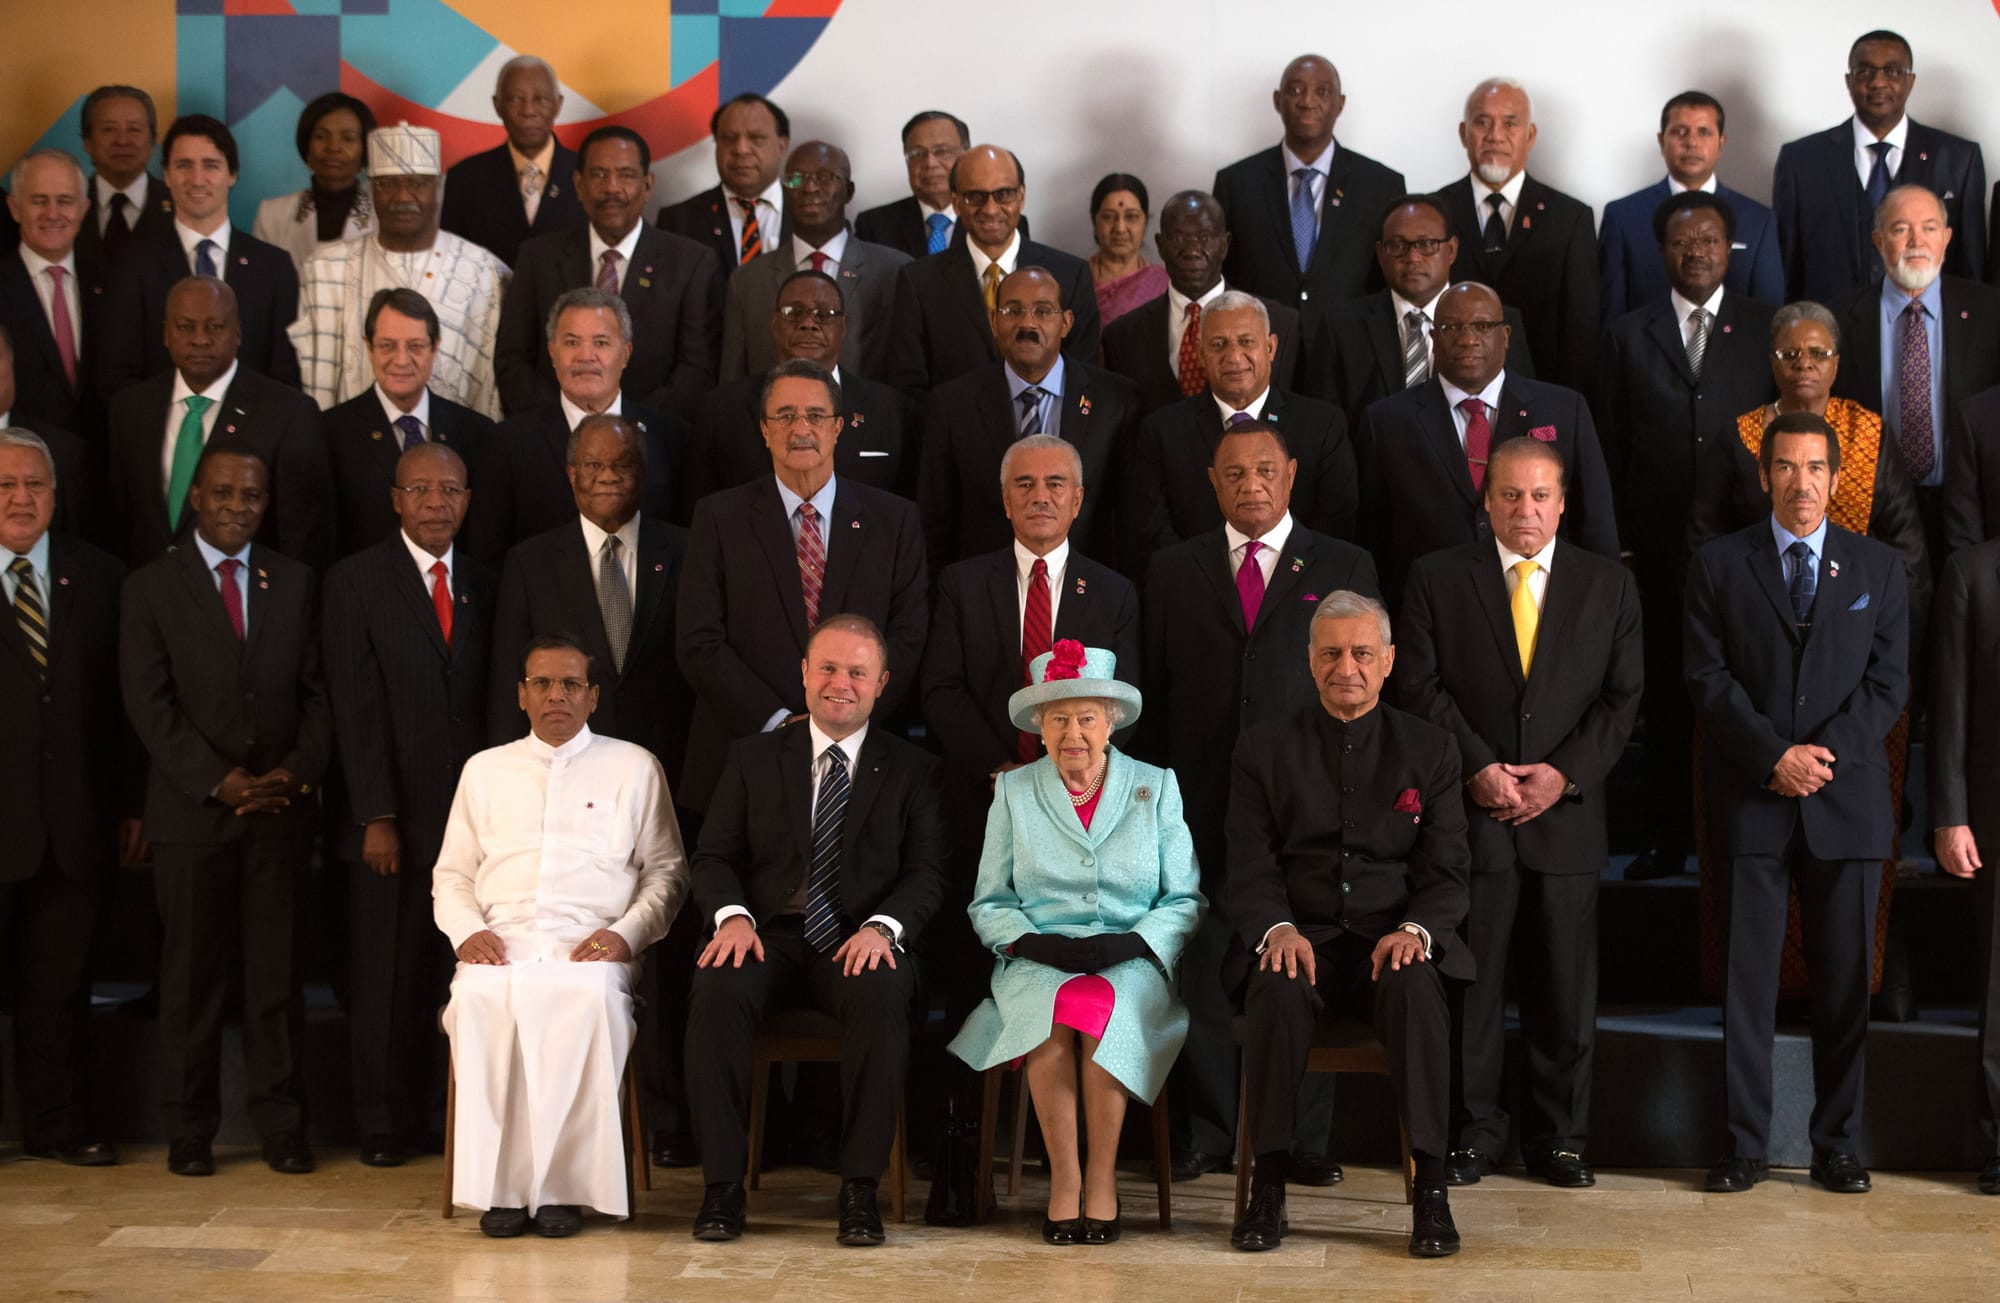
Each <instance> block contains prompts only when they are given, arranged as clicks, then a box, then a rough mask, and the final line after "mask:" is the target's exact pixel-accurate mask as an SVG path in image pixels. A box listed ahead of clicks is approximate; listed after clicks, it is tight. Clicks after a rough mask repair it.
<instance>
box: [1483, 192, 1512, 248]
mask: <svg viewBox="0 0 2000 1303" xmlns="http://www.w3.org/2000/svg"><path fill="white" fill-rule="evenodd" d="M1506 202H1507V196H1505V195H1503V194H1501V193H1500V192H1499V191H1497V190H1496V191H1494V192H1493V193H1492V194H1490V195H1488V196H1486V207H1487V208H1488V209H1489V210H1490V211H1489V212H1488V213H1487V214H1486V229H1485V230H1484V231H1482V232H1481V236H1482V239H1481V243H1483V244H1484V245H1485V252H1487V253H1498V252H1500V251H1501V250H1502V249H1504V248H1506V247H1507V223H1506V221H1505V220H1504V219H1503V218H1502V217H1501V216H1500V205H1502V204H1504V203H1506Z"/></svg>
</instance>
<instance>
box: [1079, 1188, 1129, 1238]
mask: <svg viewBox="0 0 2000 1303" xmlns="http://www.w3.org/2000/svg"><path fill="white" fill-rule="evenodd" d="M1124 1221H1125V1201H1124V1200H1122V1199H1121V1200H1119V1201H1118V1210H1117V1211H1116V1212H1114V1213H1112V1214H1111V1220H1110V1221H1108V1222H1106V1221H1099V1220H1098V1219H1097V1218H1095V1217H1086V1218H1084V1219H1083V1234H1082V1236H1081V1237H1080V1238H1081V1239H1082V1241H1083V1242H1084V1243H1085V1244H1116V1243H1118V1237H1119V1236H1120V1235H1123V1234H1124V1233H1125V1227H1124Z"/></svg>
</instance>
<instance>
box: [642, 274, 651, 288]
mask: <svg viewBox="0 0 2000 1303" xmlns="http://www.w3.org/2000/svg"><path fill="white" fill-rule="evenodd" d="M639 288H640V289H642V290H649V289H652V288H653V282H651V281H649V280H647V279H646V278H645V277H644V276H641V277H640V278H639Z"/></svg>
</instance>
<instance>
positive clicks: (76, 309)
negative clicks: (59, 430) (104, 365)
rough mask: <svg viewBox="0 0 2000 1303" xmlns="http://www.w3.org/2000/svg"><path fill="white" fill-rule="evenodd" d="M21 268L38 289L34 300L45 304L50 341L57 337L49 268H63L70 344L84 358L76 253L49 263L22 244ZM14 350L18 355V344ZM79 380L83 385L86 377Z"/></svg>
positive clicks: (64, 299) (80, 296) (45, 318)
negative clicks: (26, 270)
mask: <svg viewBox="0 0 2000 1303" xmlns="http://www.w3.org/2000/svg"><path fill="white" fill-rule="evenodd" d="M21 265H22V266H24V267H26V268H27V269H28V280H29V281H30V282H31V283H32V284H33V285H34V287H35V297H36V298H38V299H40V300H41V301H42V319H43V320H45V321H47V322H48V323H49V337H50V338H51V339H53V338H54V337H55V333H56V315H55V314H56V298H55V293H56V283H55V282H54V281H52V280H50V279H49V268H51V267H60V268H62V269H63V278H62V284H63V306H65V307H67V308H68V309H69V331H70V341H69V342H70V343H71V344H73V345H74V346H75V347H76V356H77V357H78V358H81V357H82V356H83V298H82V294H81V292H80V291H79V290H78V289H77V287H76V250H75V249H74V248H71V249H70V251H69V252H68V253H66V254H64V255H63V256H62V260H61V261H60V262H50V261H49V260H48V259H47V258H44V257H42V255H41V254H39V253H36V252H35V251H34V250H33V249H30V248H29V247H28V246H27V245H26V244H23V245H22V246H21ZM14 348H15V351H16V352H17V353H18V352H19V351H20V345H19V344H18V343H17V344H15V346H14ZM77 379H78V380H79V381H81V380H82V379H83V377H82V376H81V375H79V376H78V377H77Z"/></svg>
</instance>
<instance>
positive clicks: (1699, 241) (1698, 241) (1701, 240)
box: [1667, 235, 1723, 253]
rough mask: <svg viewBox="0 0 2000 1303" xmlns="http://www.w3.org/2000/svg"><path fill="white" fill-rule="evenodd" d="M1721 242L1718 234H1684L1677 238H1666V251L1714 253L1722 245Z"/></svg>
mask: <svg viewBox="0 0 2000 1303" xmlns="http://www.w3.org/2000/svg"><path fill="white" fill-rule="evenodd" d="M1722 244H1723V240H1722V237H1721V236H1719V235H1691V236H1684V237H1682V238H1681V239H1678V240H1668V241H1667V252H1668V253H1687V252H1690V251H1694V252H1698V253H1714V252H1715V251H1716V250H1717V249H1720V248H1721V247H1722Z"/></svg>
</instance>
